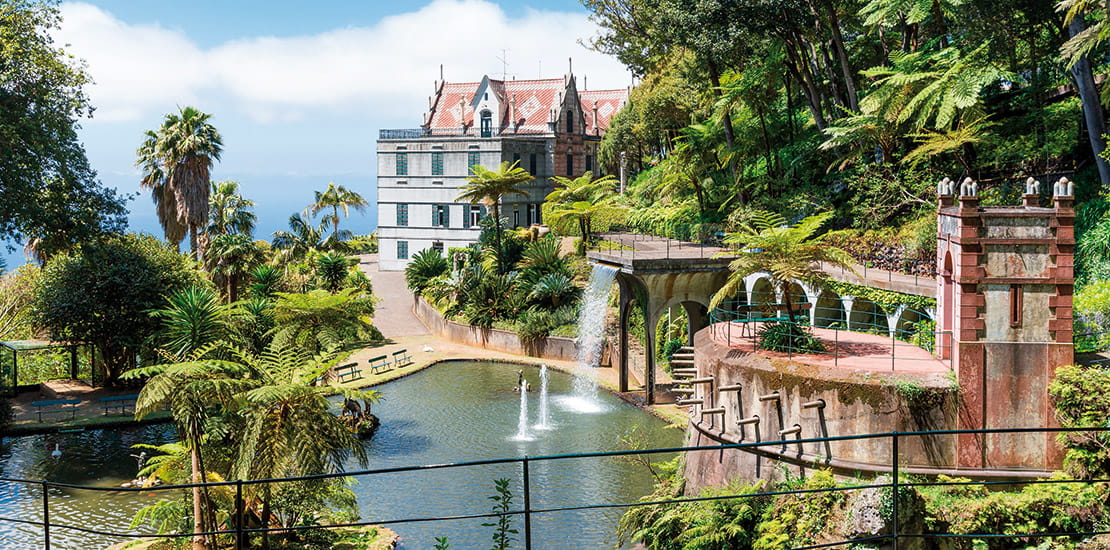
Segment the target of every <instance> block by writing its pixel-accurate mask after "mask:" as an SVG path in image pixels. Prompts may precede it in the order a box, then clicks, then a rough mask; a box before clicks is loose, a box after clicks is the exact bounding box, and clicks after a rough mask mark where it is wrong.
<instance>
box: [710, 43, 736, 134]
mask: <svg viewBox="0 0 1110 550" xmlns="http://www.w3.org/2000/svg"><path fill="white" fill-rule="evenodd" d="M705 65H706V67H707V68H708V69H709V81H710V82H712V83H713V96H714V97H716V98H717V99H720V98H721V72H720V70H719V69H718V68H717V62H716V61H714V60H713V58H709V59H707V60H706V62H705ZM723 119H724V120H723V121H722V123H721V125H722V126H723V127H724V130H725V143H726V144H728V148H729V149H730V150H731V149H732V143H733V141H735V139H736V138H735V137H734V134H733V132H732V116H731V115H729V112H728V109H725V112H724V117H723Z"/></svg>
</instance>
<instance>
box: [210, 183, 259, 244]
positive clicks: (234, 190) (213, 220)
mask: <svg viewBox="0 0 1110 550" xmlns="http://www.w3.org/2000/svg"><path fill="white" fill-rule="evenodd" d="M252 208H254V201H252V200H249V199H244V198H243V196H242V195H240V194H239V182H236V181H221V182H218V183H217V182H212V194H211V195H209V197H208V214H209V215H208V228H207V229H206V230H205V231H206V232H207V233H208V234H209V235H211V236H215V235H227V234H231V233H237V234H243V235H248V236H249V235H250V234H252V233H254V224H255V222H256V221H258V216H256V215H255V214H254V212H251V209H252Z"/></svg>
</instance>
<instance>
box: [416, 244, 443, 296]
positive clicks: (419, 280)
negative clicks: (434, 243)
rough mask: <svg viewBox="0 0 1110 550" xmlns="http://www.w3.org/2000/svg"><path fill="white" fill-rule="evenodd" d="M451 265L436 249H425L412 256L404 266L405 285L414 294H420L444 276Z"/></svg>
mask: <svg viewBox="0 0 1110 550" xmlns="http://www.w3.org/2000/svg"><path fill="white" fill-rule="evenodd" d="M450 269H451V264H450V263H449V262H448V261H447V258H444V257H443V254H442V253H441V252H440V251H439V249H438V248H426V249H424V250H421V251H419V252H417V253H415V254H413V255H412V258H411V259H410V260H409V263H408V265H406V266H405V283H406V284H407V285H408V287H409V289H410V290H412V291H413V292H414V293H416V294H422V293H423V292H424V290H425V289H427V288H428V285H430V284H431V282H432V281H433V280H434V279H435V278H436V277H440V276H442V275H444V274H446V273H447V272H448V271H450Z"/></svg>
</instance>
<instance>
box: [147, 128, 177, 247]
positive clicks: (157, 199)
mask: <svg viewBox="0 0 1110 550" xmlns="http://www.w3.org/2000/svg"><path fill="white" fill-rule="evenodd" d="M144 135H145V136H146V140H144V141H143V144H142V145H141V146H139V149H138V151H135V156H136V157H138V158H137V159H136V161H135V166H136V167H137V168H139V169H140V170H142V174H143V175H142V179H140V180H139V186H140V187H143V188H146V189H150V194H151V198H153V199H154V208H155V211H156V212H157V214H158V223H160V224H161V225H162V232H163V234H164V235H165V236H166V240H167V241H169V242H171V243H174V245H176V246H177V247H178V249H180V248H181V240H182V239H184V238H185V235H186V234H187V233H188V232H189V228H188V227H186V226H185V224H184V223H182V221H181V215H180V214H179V213H178V211H177V197H176V196H174V193H173V190H171V189H170V188H169V186H168V185H167V184H166V172H165V170H164V169H163V159H162V155H161V153H160V152H159V150H158V133H157V132H155V131H153V130H147V131H146V132H145V133H144Z"/></svg>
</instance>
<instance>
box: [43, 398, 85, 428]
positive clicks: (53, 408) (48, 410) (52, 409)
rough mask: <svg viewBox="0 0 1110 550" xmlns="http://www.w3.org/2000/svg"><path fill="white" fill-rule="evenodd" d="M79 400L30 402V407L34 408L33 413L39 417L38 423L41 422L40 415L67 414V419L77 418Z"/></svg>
mask: <svg viewBox="0 0 1110 550" xmlns="http://www.w3.org/2000/svg"><path fill="white" fill-rule="evenodd" d="M80 402H81V400H80V399H51V400H49V401H32V402H31V406H33V407H34V408H35V412H36V413H38V415H39V422H42V415H44V414H54V413H61V414H65V413H67V412H68V413H69V419H70V420H73V419H74V418H77V404H78V403H80Z"/></svg>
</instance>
